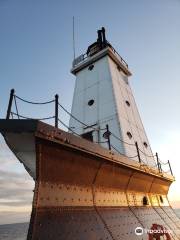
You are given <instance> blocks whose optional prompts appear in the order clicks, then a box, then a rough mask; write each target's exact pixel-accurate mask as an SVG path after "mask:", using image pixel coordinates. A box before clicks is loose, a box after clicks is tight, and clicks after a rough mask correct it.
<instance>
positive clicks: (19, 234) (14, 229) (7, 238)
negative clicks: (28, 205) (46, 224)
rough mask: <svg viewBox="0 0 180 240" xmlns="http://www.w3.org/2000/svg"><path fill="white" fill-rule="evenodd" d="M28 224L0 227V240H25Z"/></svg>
mask: <svg viewBox="0 0 180 240" xmlns="http://www.w3.org/2000/svg"><path fill="white" fill-rule="evenodd" d="M28 226H29V223H15V224H5V225H0V240H26V237H27V232H28Z"/></svg>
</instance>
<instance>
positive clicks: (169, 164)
mask: <svg viewBox="0 0 180 240" xmlns="http://www.w3.org/2000/svg"><path fill="white" fill-rule="evenodd" d="M168 164H169V169H170V172H171V175H172V176H173V172H172V168H171V164H170V161H169V160H168Z"/></svg>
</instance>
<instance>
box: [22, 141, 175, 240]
mask: <svg viewBox="0 0 180 240" xmlns="http://www.w3.org/2000/svg"><path fill="white" fill-rule="evenodd" d="M36 152H37V159H36V165H37V171H36V176H37V180H36V184H35V193H34V201H33V210H32V216H31V222H30V227H29V232H28V238H27V239H28V240H51V239H52V240H70V239H71V240H105V239H107V240H108V239H109V240H119V239H122V240H136V239H137V240H138V239H141V240H142V239H149V240H151V239H157V240H158V239H159V240H160V239H174V240H178V239H180V220H179V218H177V216H176V215H175V213H174V212H173V210H172V209H171V207H170V206H169V202H168V199H167V197H166V195H167V193H168V189H169V185H170V182H169V181H168V180H167V179H160V178H158V177H156V176H154V175H150V174H147V173H146V172H142V171H141V172H140V171H139V172H138V171H137V170H135V169H133V168H129V167H125V166H121V165H119V164H117V163H113V162H110V161H109V162H108V161H105V160H104V159H103V158H100V157H97V156H93V155H91V154H88V153H86V152H82V151H80V150H77V149H73V148H68V147H67V146H65V145H63V144H58V143H53V142H50V141H47V140H44V139H40V138H36ZM144 197H146V199H147V205H146V206H144V205H143V198H144ZM156 225H158V226H162V227H164V228H166V229H170V230H172V233H171V234H170V235H169V237H167V236H166V237H165V236H161V238H160V236H154V237H155V238H153V236H152V235H149V234H147V233H144V234H143V235H142V236H138V235H136V234H135V229H136V228H137V227H142V228H143V229H145V228H147V229H151V228H152V227H156Z"/></svg>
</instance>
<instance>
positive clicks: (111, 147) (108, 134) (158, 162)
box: [6, 89, 173, 176]
mask: <svg viewBox="0 0 180 240" xmlns="http://www.w3.org/2000/svg"><path fill="white" fill-rule="evenodd" d="M17 100H19V101H22V102H24V103H27V104H33V105H46V104H52V103H54V114H52V115H51V116H48V117H43V118H31V117H29V116H24V115H23V114H20V112H19V109H18V102H17ZM13 101H14V105H15V112H14V111H12V105H13ZM59 108H60V109H62V110H63V111H64V112H65V113H66V114H68V116H69V117H71V118H73V119H74V120H75V121H76V122H78V123H80V124H81V125H82V126H84V127H85V128H90V129H92V131H104V132H103V134H102V137H103V138H104V139H105V141H102V140H101V141H94V143H97V144H107V148H108V149H109V150H114V151H115V152H117V153H118V154H121V155H123V154H122V153H121V152H120V151H119V150H118V149H117V147H115V146H114V145H112V143H111V142H112V138H114V139H116V140H117V141H118V142H119V143H122V144H124V145H127V146H129V147H130V146H131V147H134V148H135V151H136V154H135V155H134V156H127V155H126V157H128V158H130V159H135V158H136V159H138V161H139V163H140V165H147V163H145V162H144V160H143V158H142V155H143V156H145V157H147V158H153V159H154V158H155V159H156V162H155V164H154V165H153V166H152V164H151V166H152V167H155V168H157V169H158V171H159V173H165V171H164V170H163V166H168V167H169V170H168V172H170V173H171V175H172V176H173V172H172V168H171V164H170V161H169V160H168V161H167V162H162V161H161V160H160V159H159V156H158V153H156V154H155V155H148V154H147V153H145V152H144V151H143V150H142V149H141V148H140V147H139V145H138V143H137V142H135V143H128V142H127V141H124V140H123V139H121V138H119V137H117V136H116V134H114V133H113V132H111V131H110V130H109V125H108V124H106V127H105V128H100V127H93V125H92V126H90V125H88V124H87V123H84V122H83V121H82V120H79V119H78V118H77V117H76V116H74V115H73V114H72V113H70V112H69V111H68V110H67V109H66V108H65V107H64V106H62V104H60V103H59V96H58V94H56V95H55V97H54V99H52V100H49V101H45V102H33V101H29V100H27V99H23V98H21V97H19V96H17V95H16V94H15V90H14V89H12V90H11V92H10V98H9V104H8V109H7V114H6V119H10V118H12V119H14V118H17V119H27V120H39V121H46V120H50V119H54V126H55V127H56V128H58V127H59V124H62V126H63V127H65V128H66V129H67V130H68V131H69V132H71V133H72V134H74V135H76V136H78V137H83V136H82V135H81V134H79V133H77V132H76V130H74V128H73V127H69V126H68V125H67V124H66V123H64V122H63V121H62V119H60V118H59Z"/></svg>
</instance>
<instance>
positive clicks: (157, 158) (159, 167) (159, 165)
mask: <svg viewBox="0 0 180 240" xmlns="http://www.w3.org/2000/svg"><path fill="white" fill-rule="evenodd" d="M156 160H157V166H158V170H159V172H160V173H162V168H161V164H160V162H159V157H158V153H156Z"/></svg>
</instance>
